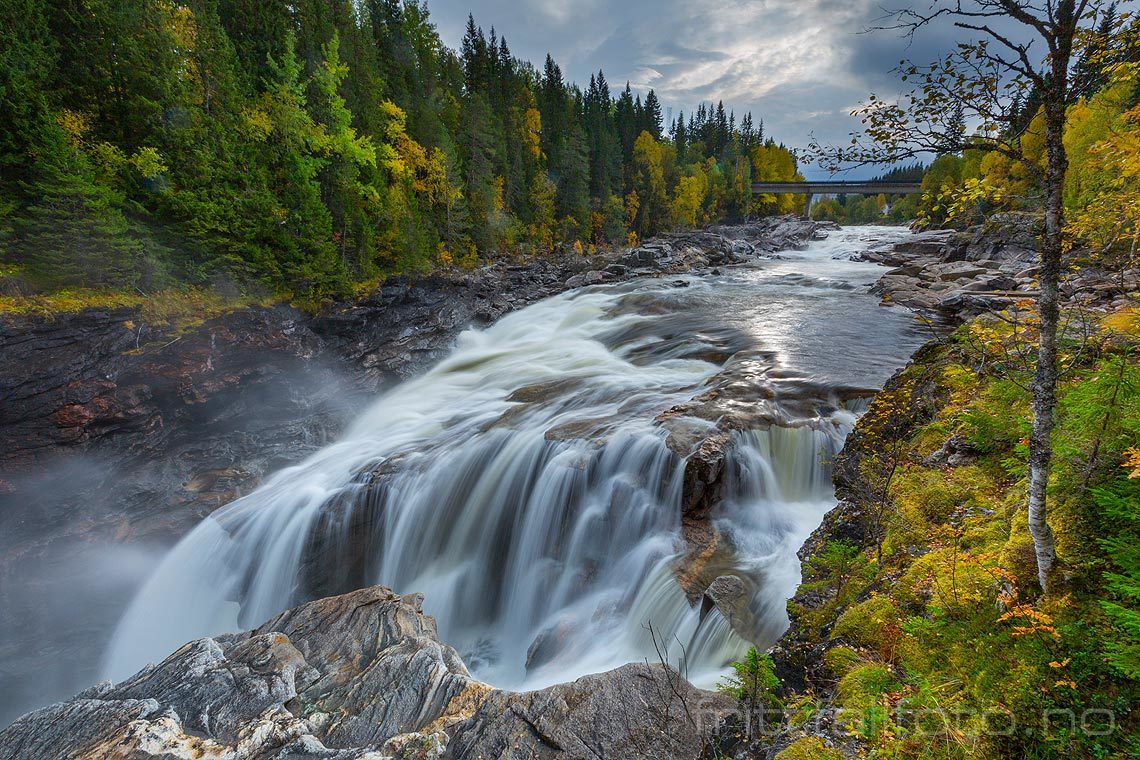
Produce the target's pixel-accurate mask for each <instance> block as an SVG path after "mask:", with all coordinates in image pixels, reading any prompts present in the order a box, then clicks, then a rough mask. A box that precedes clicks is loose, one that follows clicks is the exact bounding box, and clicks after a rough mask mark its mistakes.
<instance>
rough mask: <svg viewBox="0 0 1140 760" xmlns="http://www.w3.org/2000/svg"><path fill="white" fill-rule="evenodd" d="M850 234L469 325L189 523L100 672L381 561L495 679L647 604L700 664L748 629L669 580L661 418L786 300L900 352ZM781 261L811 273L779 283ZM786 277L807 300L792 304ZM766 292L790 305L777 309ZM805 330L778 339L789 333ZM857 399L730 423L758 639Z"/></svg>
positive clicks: (613, 631)
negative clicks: (275, 467)
mask: <svg viewBox="0 0 1140 760" xmlns="http://www.w3.org/2000/svg"><path fill="white" fill-rule="evenodd" d="M888 234H893V233H887V232H883V233H881V234H880V238H879V239H881V237H882V236H884V235H888ZM857 241H858V236H857V234H856V233H848V232H844V233H840V234H838V235H836V236H835V238H833V240H830V241H826V242H825V243H819V244H816V245H815V246H813V248H812V249H810V250H809V251H806V252H804V253H803V254H801V255H799V256H798V257H797V258H795V259H792V258H789V259H788V260H786V261H780V262H770V263H768V264H762V265H759V266H757V267H753V268H747V267H746V268H741V269H740V270H739V271H733V272H730V273H729V274H727V275H722V276H721V277H719V278H716V279H713V278H696V277H689V278H685V279H684V283H685V284H686V286H687V287H684V288H677V287H672V285H671V284H669V283H664V282H661V281H642V282H637V283H632V284H626V285H622V286H613V287H600V288H595V289H590V290H585V291H577V292H574V293H569V294H565V295H562V296H559V297H556V298H552V299H548V300H546V301H543V302H540V303H538V304H535V305H533V306H531V307H528V308H526V309H524V310H522V311H519V312H516V313H514V314H512V315H509V316H507V317H505V318H504V319H503V320H501V321H500V322H498V323H497V324H495V325H494V326H492V327H491V328H489V329H487V330H485V331H481V332H477V331H469V332H466V333H464V334H463V335H462V336H461V337H460V338H459V341H458V345H457V347H456V349H455V351H454V352H453V354H452V355H451V356H450V357H449V358H448V359H447V360H445V361H443V362H441V363H440V364H439V365H437V366H436V367H435V368H433V369H432V370H431V371H429V372H428V373H426V374H425V375H424V376H422V377H420V378H417V379H415V380H411V381H408V382H405V383H403V384H401V385H399V386H397V387H395V388H393V389H391V390H390V391H388V392H387V393H385V394H384V395H383V396H382V397H380V398H379V399H378V400H377V401H376V402H375V403H374V404H373V405H372V407H371V408H370V409H368V410H366V411H365V412H364V413H363V414H362V415H361V416H360V418H359V419H358V420H357V421H356V423H355V424H354V425H353V426H352V428H351V429H350V430H348V431H347V432H346V433H345V435H344V436H343V438H342V439H341V440H340V441H339V442H337V443H336V444H333V445H331V446H329V447H327V448H325V449H324V450H322V451H321V452H319V453H318V454H316V455H315V456H313V457H311V458H310V459H308V460H307V461H305V462H303V463H301V464H299V465H297V466H295V467H291V468H289V469H286V470H283V471H281V472H279V473H277V474H276V475H275V476H273V477H272V478H271V479H270V480H268V481H267V482H266V483H265V484H264V485H263V486H262V487H260V488H259V489H257V490H256V491H254V492H253V493H251V494H249V495H248V496H246V497H243V498H241V499H239V500H237V501H235V502H233V503H232V504H230V505H228V506H226V507H224V508H222V509H220V510H218V511H217V512H216V513H214V514H213V515H211V516H210V517H209V518H207V519H206V520H204V521H203V522H202V523H201V524H200V525H199V526H198V528H196V529H195V530H194V531H193V532H192V533H191V534H190V535H188V536H187V537H186V538H184V539H183V540H182V541H181V542H180V543H179V544H178V545H177V546H176V547H175V548H174V549H173V550H172V551H171V553H170V554H169V555H168V556H167V558H166V559H165V561H164V562H163V563H162V565H161V567H160V568H159V569H158V571H157V572H156V574H155V575H154V577H153V578H152V579H151V580H150V581H149V582H148V583H147V584H146V586H145V587H144V588H143V590H142V591H141V592H140V593H139V595H138V596H137V597H136V599H135V600H134V602H133V603H132V604H131V606H130V608H129V610H128V611H127V613H126V615H125V616H124V618H123V619H122V621H121V623H120V624H119V626H118V629H117V631H116V633H115V635H114V637H113V639H112V643H111V647H110V650H109V652H108V655H107V660H106V670H107V672H108V675H109V676H110V677H112V678H122V677H124V676H126V675H128V674H130V673H132V672H133V671H135V670H136V669H138V667H140V666H141V665H143V664H145V663H146V662H148V661H155V660H157V659H159V658H161V657H163V656H165V655H166V654H167V653H169V652H170V651H172V650H173V649H175V648H177V647H178V646H179V645H181V644H182V643H184V642H185V641H187V640H189V639H192V638H194V637H198V636H205V635H212V634H217V633H220V632H224V631H230V630H238V629H241V628H244V627H250V626H253V625H257V624H259V623H260V622H262V621H263V620H265V619H267V618H268V617H270V616H272V615H274V614H276V613H278V612H280V611H282V610H284V609H285V608H287V607H289V606H291V605H292V604H295V603H297V602H299V601H301V600H304V599H307V598H312V597H315V596H319V595H323V594H326V593H336V592H339V591H344V590H347V589H348V588H352V587H355V586H359V585H364V584H370V583H383V584H385V585H389V586H392V587H393V588H395V589H396V590H398V591H401V592H412V591H417V592H422V593H423V594H424V596H425V608H426V609H427V610H428V611H429V612H431V613H432V614H434V615H435V616H436V617H437V619H438V621H439V624H440V630H441V634H442V638H443V639H444V640H445V641H447V642H448V643H450V644H452V645H454V646H456V647H457V648H458V649H459V650H460V652H461V653H463V654H464V656H465V658H466V660H467V662H468V663H469V665H470V666H471V667H472V669H473V670H474V672H475V673H476V675H478V676H480V677H482V678H484V679H486V680H488V681H490V682H491V683H494V684H496V685H500V686H508V687H536V686H541V685H545V684H548V683H553V682H557V681H563V680H567V679H570V678H573V677H576V676H578V675H582V674H584V673H588V672H595V671H599V670H603V669H606V668H609V667H615V666H617V665H620V664H623V663H625V662H629V661H632V660H641V659H644V658H646V657H649V658H653V657H655V656H656V655H655V650H654V642H653V639H652V635H651V633H650V631H649V629H648V626H649V625H652V627H653V629H654V632H655V633H656V635H657V636H658V638H659V639H661V640H664V641H674V640H677V641H680V642H681V643H682V644H683V645H684V646H685V650H686V653H687V665H688V667H689V675H690V676H691V677H692V678H693V679H694V680H695V681H697V682H698V683H704V684H706V685H709V684H711V683H712V682H714V681H715V680H716V677H717V675H718V674H719V673H721V672H723V668H724V666H725V665H726V663H727V662H728V661H730V660H731V659H734V658H737V657H739V656H740V655H741V654H742V653H743V652H744V650H745V649H746V648H747V646H748V642H747V641H746V640H745V639H744V638H741V636H740V635H739V634H738V633H737V632H735V631H734V630H733V628H732V627H731V626H729V625H728V623H727V621H726V620H725V619H724V618H723V617H722V616H720V615H719V613H717V612H716V611H715V610H713V611H712V612H711V613H709V614H706V615H704V616H703V617H702V616H701V614H700V610H699V605H698V606H697V607H694V606H692V605H690V603H689V600H688V599H687V598H686V596H685V594H684V593H683V592H682V590H681V588H680V587H679V585H678V583H677V581H676V579H675V576H674V568H673V564H674V560H675V559H676V556H677V554H678V552H679V551H680V549H681V546H680V513H681V488H682V476H683V470H684V461H683V460H682V459H681V458H680V457H678V456H677V455H676V454H674V453H673V452H672V451H671V450H670V449H669V448H668V447H667V446H666V440H665V439H666V432H665V431H664V430H663V429H662V428H661V427H660V426H659V425H658V424H656V423H655V421H654V420H655V418H656V417H657V415H658V414H659V413H660V412H662V411H664V410H665V409H668V408H670V407H672V406H674V405H676V404H679V403H682V402H684V401H687V400H688V399H690V398H692V397H693V395H694V394H696V393H697V392H699V390H700V388H701V386H702V385H703V384H704V383H705V382H706V381H707V380H709V378H711V377H712V376H713V375H715V374H716V373H717V371H718V369H719V363H720V362H723V360H724V357H726V356H728V355H730V354H732V353H733V352H735V351H739V350H742V349H747V348H765V347H767V345H766V344H768V343H773V342H774V343H779V341H771V340H769V341H763V340H758V339H757V338H756V334H757V333H769V334H775V333H774V332H773V331H775V330H778V328H779V324H780V321H781V319H783V320H785V322H788V323H787V324H785V328H786V330H787V331H788V332H792V331H794V330H796V329H799V330H801V331H804V336H802V338H803V340H804V341H805V345H808V344H809V343H810V342H811V341H818V340H819V339H820V337H821V336H820V335H819V333H820V332H822V331H823V330H822V329H819V328H817V329H815V330H814V331H813V330H811V329H806V328H805V325H809V324H810V323H811V320H810V319H808V318H805V317H804V313H805V312H806V311H807V310H810V309H811V308H812V306H813V305H815V306H817V307H818V306H819V305H821V304H822V305H823V307H821V309H820V311H821V313H822V314H824V315H825V316H830V315H831V314H832V313H833V312H834V313H837V314H840V313H841V314H851V315H862V317H861V318H862V319H864V320H865V321H866V322H867V329H866V330H865V331H864V337H865V338H866V337H868V336H876V338H877V339H879V340H883V341H888V340H889V341H894V342H896V343H897V344H898V345H897V346H892V348H891V352H890V353H891V355H892V356H897V357H898V358H897V359H896V360H895V364H896V365H897V364H901V362H902V360H903V359H904V358H905V356H906V355H907V354H908V353H909V351H910V349H911V348H912V347H913V345H914V344H915V343H916V342H917V336H916V335H912V334H911V332H910V327H909V326H908V324H907V322H906V318H905V316H904V315H901V314H897V315H896V314H894V313H893V312H892V313H891V314H892V316H891V317H889V318H884V317H883V316H882V315H875V314H873V312H872V311H871V310H873V309H876V308H877V307H876V306H874V301H873V299H871V298H869V297H868V296H866V295H865V294H863V293H859V292H855V291H853V290H847V289H844V288H842V287H835V283H837V282H838V283H841V284H849V283H852V282H855V281H857V280H858V279H859V278H861V277H862V278H865V277H867V276H868V275H869V273H870V272H871V271H873V269H872V268H871V267H868V265H864V264H856V263H852V262H845V261H842V262H841V261H836V260H834V259H833V258H832V256H833V254H835V253H840V252H842V251H843V250H847V249H849V248H850V247H851V246H852V245H858V244H859V243H858V242H857ZM844 246H846V248H844ZM792 262H796V263H795V264H793V263H792ZM785 270H786V271H785ZM789 272H793V273H794V272H798V273H800V274H801V275H806V276H804V277H802V280H801V281H798V282H796V283H794V284H787V283H786V282H785V283H781V282H780V278H781V277H786V276H787V274H788V273H789ZM813 278H814V279H813ZM774 289H775V290H774ZM796 291H799V298H800V301H801V302H802V303H801V304H799V308H798V309H795V308H789V307H788V306H787V299H789V298H795V297H796V295H795V292H796ZM765 292H771V294H772V295H776V294H779V295H780V297H781V298H782V299H783V303H784V307H783V308H780V309H778V310H771V309H769V308H768V307H767V306H766V304H765V300H764V297H763V295H764V293H765ZM748 299H751V300H750V301H749V300H748ZM772 300H779V299H772ZM744 302H747V303H748V307H747V308H744V309H742V308H740V307H739V304H740V303H744ZM829 310H830V311H829ZM836 310H838V311H836ZM753 325H754V326H756V327H757V330H752V329H750V328H751V326H753ZM848 327H850V325H845V326H844V328H845V329H846V328H848ZM795 340H796V339H795V338H794V336H787V339H786V340H784V341H783V344H782V345H780V346H777V347H776V348H778V349H779V350H780V351H781V352H784V353H787V352H789V351H791V352H792V353H793V354H794V352H795ZM837 348H839V347H838V346H836V347H833V349H832V350H835V349H837ZM843 348H847V349H853V350H855V351H866V349H868V348H874V347H873V346H859V345H848V346H845V347H843ZM807 353H810V351H808V352H807ZM717 357H719V360H718V358H717ZM810 358H811V357H808V359H810ZM710 359H711V361H710ZM777 361H778V360H777ZM880 361H881V360H880V359H879V358H876V359H873V360H870V361H867V362H864V363H863V364H862V365H859V367H860V368H857V370H856V371H855V372H854V373H853V375H854V376H856V380H857V381H858V382H862V383H864V384H866V383H867V382H868V381H870V382H881V381H882V379H884V378H883V376H882V375H883V374H884V373H883V372H882V371H881V369H880V368H879V364H878V362H880ZM856 363H858V360H856ZM784 364H785V365H789V363H788V362H786V361H785V362H784ZM864 365H865V366H864ZM790 366H794V362H792V363H790ZM806 366H807V367H809V368H812V365H811V362H810V361H808V362H807V364H806ZM886 366H888V367H889V366H891V365H890V364H889V362H888V363H886ZM821 374H822V375H826V374H827V373H826V372H823V373H820V372H819V371H816V372H815V375H816V377H817V379H823V380H832V381H835V382H842V381H844V380H846V378H833V377H826V376H823V377H820V375H821ZM854 419H855V415H854V413H853V412H851V411H849V410H847V409H844V408H833V411H831V412H829V413H828V414H826V415H824V416H820V417H816V418H812V419H805V420H799V421H796V422H797V424H795V425H794V426H791V427H784V428H781V427H771V428H767V429H761V430H754V431H746V432H738V433H737V434H736V435H735V437H734V439H733V446H732V449H731V452H730V462H729V466H728V467H727V470H728V471H729V472H730V478H729V481H728V482H727V483H726V490H725V494H724V496H725V498H724V500H723V503H722V504H721V505H720V506H719V507H718V508H717V510H716V511H715V513H714V515H713V519H714V520H715V521H716V523H717V526H718V528H719V529H720V530H721V531H722V532H723V533H724V534H725V535H727V536H730V537H731V540H732V545H733V546H734V547H735V556H734V558H733V568H732V570H733V572H736V573H738V574H743V575H747V576H748V577H749V578H751V579H752V580H753V581H754V584H753V585H754V587H755V589H756V591H755V593H753V595H752V598H751V600H750V603H749V609H750V610H751V613H752V614H751V617H752V624H751V631H749V632H748V634H749V638H750V639H752V640H753V641H756V642H758V643H760V644H762V645H766V644H769V643H771V642H772V641H774V639H775V638H776V636H778V635H779V633H780V632H781V631H782V629H783V628H784V627H785V626H786V622H787V621H786V617H785V613H784V601H785V600H786V599H787V597H788V596H789V595H790V594H791V593H792V591H794V588H795V584H796V583H797V581H798V577H799V568H798V562H797V560H796V558H795V552H796V549H797V548H798V547H799V545H800V544H801V543H802V542H803V540H804V538H805V537H806V536H807V534H808V533H809V532H810V531H811V530H812V529H813V528H814V526H815V525H817V524H818V522H819V520H820V518H821V517H822V515H823V513H824V512H825V511H826V510H827V509H828V508H830V507H831V506H832V504H833V496H832V491H831V485H830V474H829V462H830V460H831V458H832V457H833V456H834V454H835V453H836V452H837V451H838V449H839V447H840V445H841V443H842V440H843V437H844V436H845V435H846V433H847V431H848V430H849V429H850V426H851V424H852V423H853V421H854ZM737 627H738V628H739V626H737Z"/></svg>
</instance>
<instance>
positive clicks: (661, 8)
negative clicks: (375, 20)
mask: <svg viewBox="0 0 1140 760" xmlns="http://www.w3.org/2000/svg"><path fill="white" fill-rule="evenodd" d="M912 1H920V0H912ZM430 8H431V12H432V17H433V19H434V20H435V22H436V24H437V25H438V27H439V29H440V33H441V36H442V37H443V38H444V42H445V43H447V44H449V45H452V46H456V45H458V43H459V40H460V38H461V36H462V33H463V26H464V24H465V23H466V20H467V13H468V11H472V12H473V13H474V14H475V19H476V21H477V22H478V23H479V24H480V25H481V26H482V27H483V28H484V29H490V27H491V26H494V27H495V28H496V30H497V31H498V32H499V33H500V34H503V35H505V36H506V37H507V39H508V41H509V43H510V45H511V49H512V51H513V52H514V53H515V54H516V55H518V56H520V57H523V58H528V59H530V60H532V61H534V62H535V63H536V64H537V63H541V61H542V59H543V58H544V57H545V55H546V53H547V52H550V53H551V54H552V55H554V57H555V59H556V60H558V61H559V63H560V64H561V65H562V68H563V71H564V72H565V74H566V76H567V77H568V78H569V79H571V80H574V81H577V82H579V83H583V82H585V81H587V80H588V79H589V77H590V74H591V73H592V72H596V71H597V70H598V69H602V70H604V71H605V73H606V77H607V79H608V80H609V82H610V84H611V85H612V86H614V87H615V88H617V87H621V86H624V84H625V82H626V81H627V80H629V81H630V82H631V83H632V84H633V85H634V87H635V88H636V89H639V90H642V91H643V92H642V94H643V95H644V90H646V89H648V87H653V88H654V89H655V90H656V91H657V94H658V96H659V97H660V98H661V101H662V103H663V104H664V106H665V107H666V110H667V112H670V113H676V112H677V111H679V110H683V111H684V112H685V113H690V112H691V111H692V110H693V109H694V108H695V107H696V105H697V104H698V103H700V102H706V103H710V102H711V103H715V102H716V101H718V100H723V101H724V103H725V106H726V107H731V108H732V109H734V110H735V111H736V113H737V114H738V115H740V114H743V113H745V112H748V111H751V112H752V113H753V115H754V116H755V117H756V118H758V119H759V118H763V120H764V123H765V126H766V128H767V132H768V134H770V135H771V136H772V137H774V138H775V139H777V140H780V141H782V142H784V143H786V144H788V145H791V146H799V147H802V146H804V145H806V144H807V142H808V139H809V136H810V135H814V136H815V137H816V138H817V139H819V140H822V141H828V142H837V141H843V140H845V138H846V137H847V135H848V133H849V132H851V131H852V130H853V129H855V128H857V127H858V126H859V125H858V122H857V121H856V120H854V119H852V118H851V117H850V116H849V113H848V112H849V111H850V109H851V108H852V107H853V106H855V105H856V104H857V103H858V102H859V101H860V100H862V99H863V98H865V97H866V96H867V94H868V93H870V92H872V91H874V92H876V93H877V94H880V95H891V94H893V93H894V92H897V91H898V89H899V82H898V81H897V80H896V79H895V78H894V76H893V75H892V74H891V73H890V70H891V69H892V68H893V67H894V66H896V65H897V64H898V61H899V59H900V58H903V57H912V58H916V59H918V60H925V59H926V58H928V57H931V58H932V57H935V56H936V55H937V54H938V53H939V52H941V51H944V50H946V49H948V48H949V47H950V46H951V44H952V40H953V36H954V35H953V30H951V29H942V30H940V31H938V32H937V33H934V34H931V35H928V36H926V37H924V38H922V39H920V40H917V41H915V43H914V44H913V45H911V46H910V48H909V49H908V47H907V41H906V40H903V39H900V38H899V37H898V36H897V35H896V34H894V33H891V32H877V33H874V34H859V32H860V31H861V30H863V29H865V28H867V27H868V26H870V25H872V24H873V23H874V21H875V19H876V18H877V17H879V16H881V15H882V10H881V8H880V0H728V1H727V2H725V1H722V2H717V1H716V0H686V1H684V2H682V1H681V0H657V1H656V2H647V0H627V1H626V2H623V3H606V2H602V1H601V0H561V1H559V0H514V1H513V2H508V1H507V0H463V1H461V0H433V1H432V2H431V5H430ZM813 173H814V172H813Z"/></svg>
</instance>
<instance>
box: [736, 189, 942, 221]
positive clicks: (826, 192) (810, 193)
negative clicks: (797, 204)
mask: <svg viewBox="0 0 1140 760" xmlns="http://www.w3.org/2000/svg"><path fill="white" fill-rule="evenodd" d="M920 192H922V183H921V182H845V181H838V182H832V181H823V182H753V183H752V194H753V195H758V194H760V193H777V194H780V193H791V194H793V195H804V196H806V197H807V202H806V203H804V218H805V219H806V218H808V216H809V215H810V214H811V199H812V196H813V195H816V194H819V195H839V194H847V193H857V194H859V195H878V194H879V193H883V194H884V195H906V194H907V193H920Z"/></svg>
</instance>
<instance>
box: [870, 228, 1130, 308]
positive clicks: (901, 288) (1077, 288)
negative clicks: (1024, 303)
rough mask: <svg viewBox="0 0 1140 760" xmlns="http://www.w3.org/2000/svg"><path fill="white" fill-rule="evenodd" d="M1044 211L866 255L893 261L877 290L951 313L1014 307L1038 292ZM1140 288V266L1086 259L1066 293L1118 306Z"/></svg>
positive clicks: (1074, 298)
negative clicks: (1100, 265)
mask: <svg viewBox="0 0 1140 760" xmlns="http://www.w3.org/2000/svg"><path fill="white" fill-rule="evenodd" d="M1039 226H1040V217H1039V216H1035V215H1032V214H1014V213H1010V214H999V215H996V216H994V217H992V218H991V219H990V220H988V221H987V222H986V224H985V225H982V226H980V227H978V228H976V229H972V230H970V231H967V232H952V231H946V230H938V231H933V232H924V233H920V234H918V235H915V237H914V238H913V239H911V240H908V241H907V242H905V243H899V244H896V245H894V246H891V247H890V248H888V249H885V250H881V251H870V252H867V253H864V254H863V255H862V258H863V259H864V260H867V261H875V262H878V263H881V264H884V265H886V266H890V267H893V269H891V270H890V271H888V272H887V273H886V274H884V275H883V277H882V278H881V279H880V280H879V282H878V284H877V285H876V286H875V290H876V292H878V293H881V294H882V295H883V298H884V300H885V301H889V302H891V303H897V304H900V305H902V306H907V307H909V308H912V309H916V310H919V311H922V312H925V313H928V314H932V315H935V316H938V317H941V318H948V319H952V320H956V319H965V318H969V317H973V316H977V315H978V314H981V313H983V312H987V311H993V310H1001V309H1006V308H1009V307H1010V306H1011V305H1013V304H1015V303H1017V302H1018V301H1021V300H1027V299H1033V298H1036V297H1037V275H1038V271H1039V268H1038V267H1037V265H1036V261H1037V248H1038V236H1039V229H1038V228H1039ZM1138 287H1140V272H1137V271H1136V270H1127V271H1124V272H1117V273H1113V274H1110V273H1108V272H1106V271H1102V270H1100V269H1097V268H1096V267H1093V266H1087V265H1086V266H1082V267H1081V268H1080V269H1079V270H1078V271H1076V272H1075V273H1072V274H1070V276H1068V277H1067V278H1066V280H1065V282H1064V283H1063V284H1062V293H1063V295H1064V296H1065V297H1066V298H1068V299H1070V300H1072V301H1075V302H1078V303H1081V304H1083V305H1085V306H1091V307H1105V308H1118V307H1120V306H1122V305H1123V304H1124V298H1125V295H1126V294H1127V293H1130V292H1134V291H1136V290H1137V288H1138Z"/></svg>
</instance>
